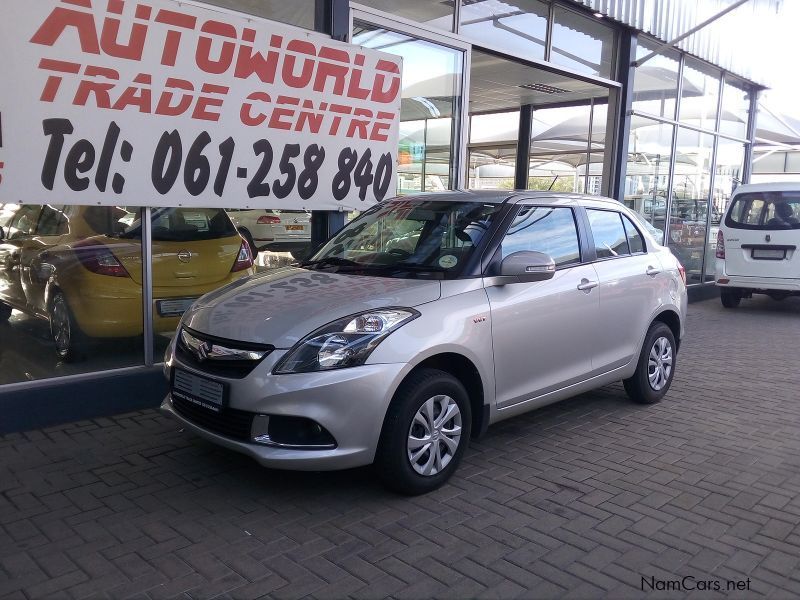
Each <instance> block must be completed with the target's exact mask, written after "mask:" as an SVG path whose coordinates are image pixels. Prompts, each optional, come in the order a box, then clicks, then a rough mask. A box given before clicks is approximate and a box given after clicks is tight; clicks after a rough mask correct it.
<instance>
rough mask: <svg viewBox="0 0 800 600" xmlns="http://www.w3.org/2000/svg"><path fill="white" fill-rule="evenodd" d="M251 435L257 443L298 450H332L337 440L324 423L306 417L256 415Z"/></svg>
mask: <svg viewBox="0 0 800 600" xmlns="http://www.w3.org/2000/svg"><path fill="white" fill-rule="evenodd" d="M251 436H252V439H253V441H254V442H255V443H257V444H263V445H265V446H276V447H279V448H292V449H296V450H332V449H333V448H336V440H335V439H334V438H333V436H332V435H331V434H330V432H329V431H328V430H327V429H325V428H324V427H323V426H322V425H320V424H319V423H317V422H316V421H314V420H313V419H308V418H306V417H287V416H283V415H256V416H255V418H254V419H253V425H252V428H251Z"/></svg>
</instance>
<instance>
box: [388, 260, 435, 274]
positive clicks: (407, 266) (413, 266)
mask: <svg viewBox="0 0 800 600" xmlns="http://www.w3.org/2000/svg"><path fill="white" fill-rule="evenodd" d="M372 268H373V269H379V270H381V271H394V270H397V271H415V272H426V271H432V272H437V273H443V272H444V271H447V269H445V268H444V267H440V266H438V265H421V264H419V263H407V262H398V263H394V264H391V265H372Z"/></svg>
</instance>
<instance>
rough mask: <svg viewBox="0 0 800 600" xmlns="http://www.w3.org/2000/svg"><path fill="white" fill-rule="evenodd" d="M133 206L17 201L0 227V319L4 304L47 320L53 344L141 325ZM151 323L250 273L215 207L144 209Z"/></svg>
mask: <svg viewBox="0 0 800 600" xmlns="http://www.w3.org/2000/svg"><path fill="white" fill-rule="evenodd" d="M138 214H139V211H138V209H134V211H128V210H125V209H124V208H120V207H112V206H53V205H45V206H38V205H37V206H34V205H21V206H19V207H18V208H17V209H16V211H15V213H14V215H13V216H12V217H11V218H10V219H9V220H7V221H6V223H5V226H0V322H3V321H6V320H8V318H9V317H10V315H11V310H12V308H15V309H17V310H20V311H22V312H24V313H26V314H29V315H33V316H36V317H39V318H42V319H47V320H49V322H50V332H51V334H52V337H53V340H54V342H55V346H56V351H57V352H58V354H59V356H60V357H61V358H63V359H65V360H71V359H74V358H76V357H77V356H78V345H79V342H80V340H81V338H82V337H83V336H87V337H92V338H114V337H132V336H137V335H141V334H142V330H143V326H142V322H143V319H142V312H143V311H142V254H141V245H142V240H141V235H142V232H141V222H140V220H139V218H138ZM152 238H153V264H152V278H153V324H154V331H155V332H157V333H158V332H168V331H174V330H175V328H176V327H177V325H178V320H179V319H180V315H181V314H182V313H183V312H184V311H185V310H186V309H187V308H188V307H189V305H190V304H191V303H192V302H193V301H194V300H195V299H197V298H198V297H199V296H201V295H203V294H205V293H206V292H209V291H211V290H213V289H215V288H218V287H220V286H222V285H225V284H226V283H229V282H231V281H234V280H236V279H238V278H240V277H243V276H245V275H250V274H252V273H254V267H253V255H252V252H251V250H250V247H249V245H248V244H247V242H245V241H244V240H243V239H242V237H241V236H240V235H239V232H238V231H237V230H236V227H235V226H234V225H233V223H232V222H231V220H230V217H228V215H227V214H226V213H225V211H224V210H222V209H215V208H159V209H153V212H152Z"/></svg>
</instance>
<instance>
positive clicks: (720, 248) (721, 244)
mask: <svg viewBox="0 0 800 600" xmlns="http://www.w3.org/2000/svg"><path fill="white" fill-rule="evenodd" d="M715 256H716V257H717V258H725V236H724V235H722V230H721V229H720V230H719V231H717V252H716V254H715Z"/></svg>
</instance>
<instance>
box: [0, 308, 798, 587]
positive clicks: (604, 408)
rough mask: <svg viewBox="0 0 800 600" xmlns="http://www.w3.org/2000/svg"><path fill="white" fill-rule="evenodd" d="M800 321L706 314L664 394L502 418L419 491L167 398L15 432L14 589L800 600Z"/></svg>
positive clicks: (8, 556) (4, 492)
mask: <svg viewBox="0 0 800 600" xmlns="http://www.w3.org/2000/svg"><path fill="white" fill-rule="evenodd" d="M799 334H800V301H796V300H794V299H790V300H786V301H785V302H782V303H775V302H773V301H771V300H768V299H763V300H762V299H756V300H751V301H745V302H744V303H743V306H742V307H741V308H740V309H738V310H735V311H725V310H724V309H722V308H721V307H720V305H719V301H718V300H711V301H707V302H703V303H698V304H693V305H690V317H689V336H688V338H687V339H686V340H685V342H684V346H683V347H682V350H681V353H680V355H679V361H678V372H677V375H676V380H675V382H674V384H673V387H672V390H671V392H670V394H669V395H668V397H667V399H666V400H665V401H664V402H663V403H661V404H659V405H656V406H637V405H634V404H631V403H629V402H628V400H627V399H626V397H625V395H624V392H623V390H622V387H621V385H613V386H608V387H606V388H603V389H601V390H599V391H597V392H594V393H590V394H584V395H582V396H580V397H578V398H575V399H572V400H568V401H566V402H563V403H561V404H558V405H554V406H551V407H548V408H545V409H543V410H539V411H537V412H533V413H529V414H527V415H525V416H523V417H520V418H517V419H514V420H511V421H506V422H503V423H500V424H498V425H496V426H494V427H492V428H490V429H489V433H488V434H487V436H486V437H484V438H483V439H481V440H480V441H478V442H474V443H473V444H472V445H471V449H470V451H469V453H468V455H467V456H466V459H465V461H464V463H462V466H461V469H460V471H459V472H458V473H457V475H456V476H455V477H454V478H453V479H452V483H451V484H449V485H447V486H445V487H444V488H442V489H441V490H438V491H437V492H435V493H432V494H430V495H428V496H424V497H418V498H411V499H409V498H403V497H398V496H394V495H392V494H390V493H388V492H386V491H384V490H383V489H382V488H381V487H380V485H379V484H378V483H377V482H376V481H375V479H374V477H373V476H372V474H371V472H370V470H369V469H359V470H354V471H348V472H340V473H288V472H281V471H270V470H265V469H263V468H261V467H259V466H258V465H256V463H255V462H253V461H251V460H250V459H248V458H246V457H243V456H240V455H238V454H235V453H233V452H229V451H227V450H223V449H220V448H217V447H215V446H213V445H211V444H208V443H206V442H204V441H202V440H200V439H199V438H196V437H194V436H191V435H189V434H187V433H181V432H179V431H178V428H177V427H176V425H175V424H174V423H173V422H172V421H170V420H168V419H166V418H165V417H162V416H161V415H160V414H159V413H158V412H156V411H145V412H139V413H133V414H127V415H122V416H119V417H117V418H113V419H97V420H93V421H83V422H79V423H73V424H69V425H65V426H61V427H54V428H50V429H46V430H42V431H31V432H27V433H19V434H11V435H7V436H5V437H1V438H0V597H4V598H14V599H16V598H20V599H22V598H49V597H54V598H114V599H117V598H127V597H131V598H141V599H153V600H155V599H161V598H173V597H181V598H198V599H199V598H212V597H223V598H237V599H238V598H257V597H262V596H263V597H269V598H278V599H286V600H290V599H294V598H297V599H299V598H306V597H309V598H320V599H322V598H341V597H347V596H349V597H353V598H382V597H393V598H431V597H436V598H472V597H476V598H516V597H519V598H550V597H565V598H598V597H610V598H640V597H650V598H664V597H666V598H681V597H688V598H714V597H734V598H751V597H757V596H768V597H774V598H796V597H798V596H800V569H798V564H800V452H799V450H800V391H799V390H800V370H798V355H797V340H798V337H799ZM109 393H110V394H111V393H112V392H111V391H109ZM75 401H76V402H80V398H76V399H75ZM109 402H113V397H109ZM33 409H35V407H33ZM643 577H644V578H646V579H647V580H648V581H649V582H652V583H654V584H655V585H662V586H665V585H674V583H673V584H670V583H669V582H675V581H676V580H678V581H683V580H682V578H684V577H690V578H694V579H688V580H686V582H687V585H690V586H691V582H692V581H694V582H695V583H694V585H695V586H697V585H698V583H697V582H700V581H706V580H710V581H712V583H713V582H714V581H716V582H718V583H720V582H721V585H722V586H723V593H722V594H720V593H718V592H714V591H706V590H695V591H675V590H674V589H669V590H666V591H665V590H664V589H663V588H662V589H661V590H660V591H650V589H649V588H647V587H646V586H645V588H646V589H645V591H643V590H642V585H643V584H642V578H643ZM650 578H654V579H650ZM748 579H749V584H748V583H747V580H748ZM729 580H730V581H732V582H734V584H735V583H736V582H740V585H743V586H745V585H749V590H745V591H733V592H730V591H728V590H727V589H725V587H724V586H726V585H727V582H728V581H729ZM659 582H661V583H660V584H659Z"/></svg>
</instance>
